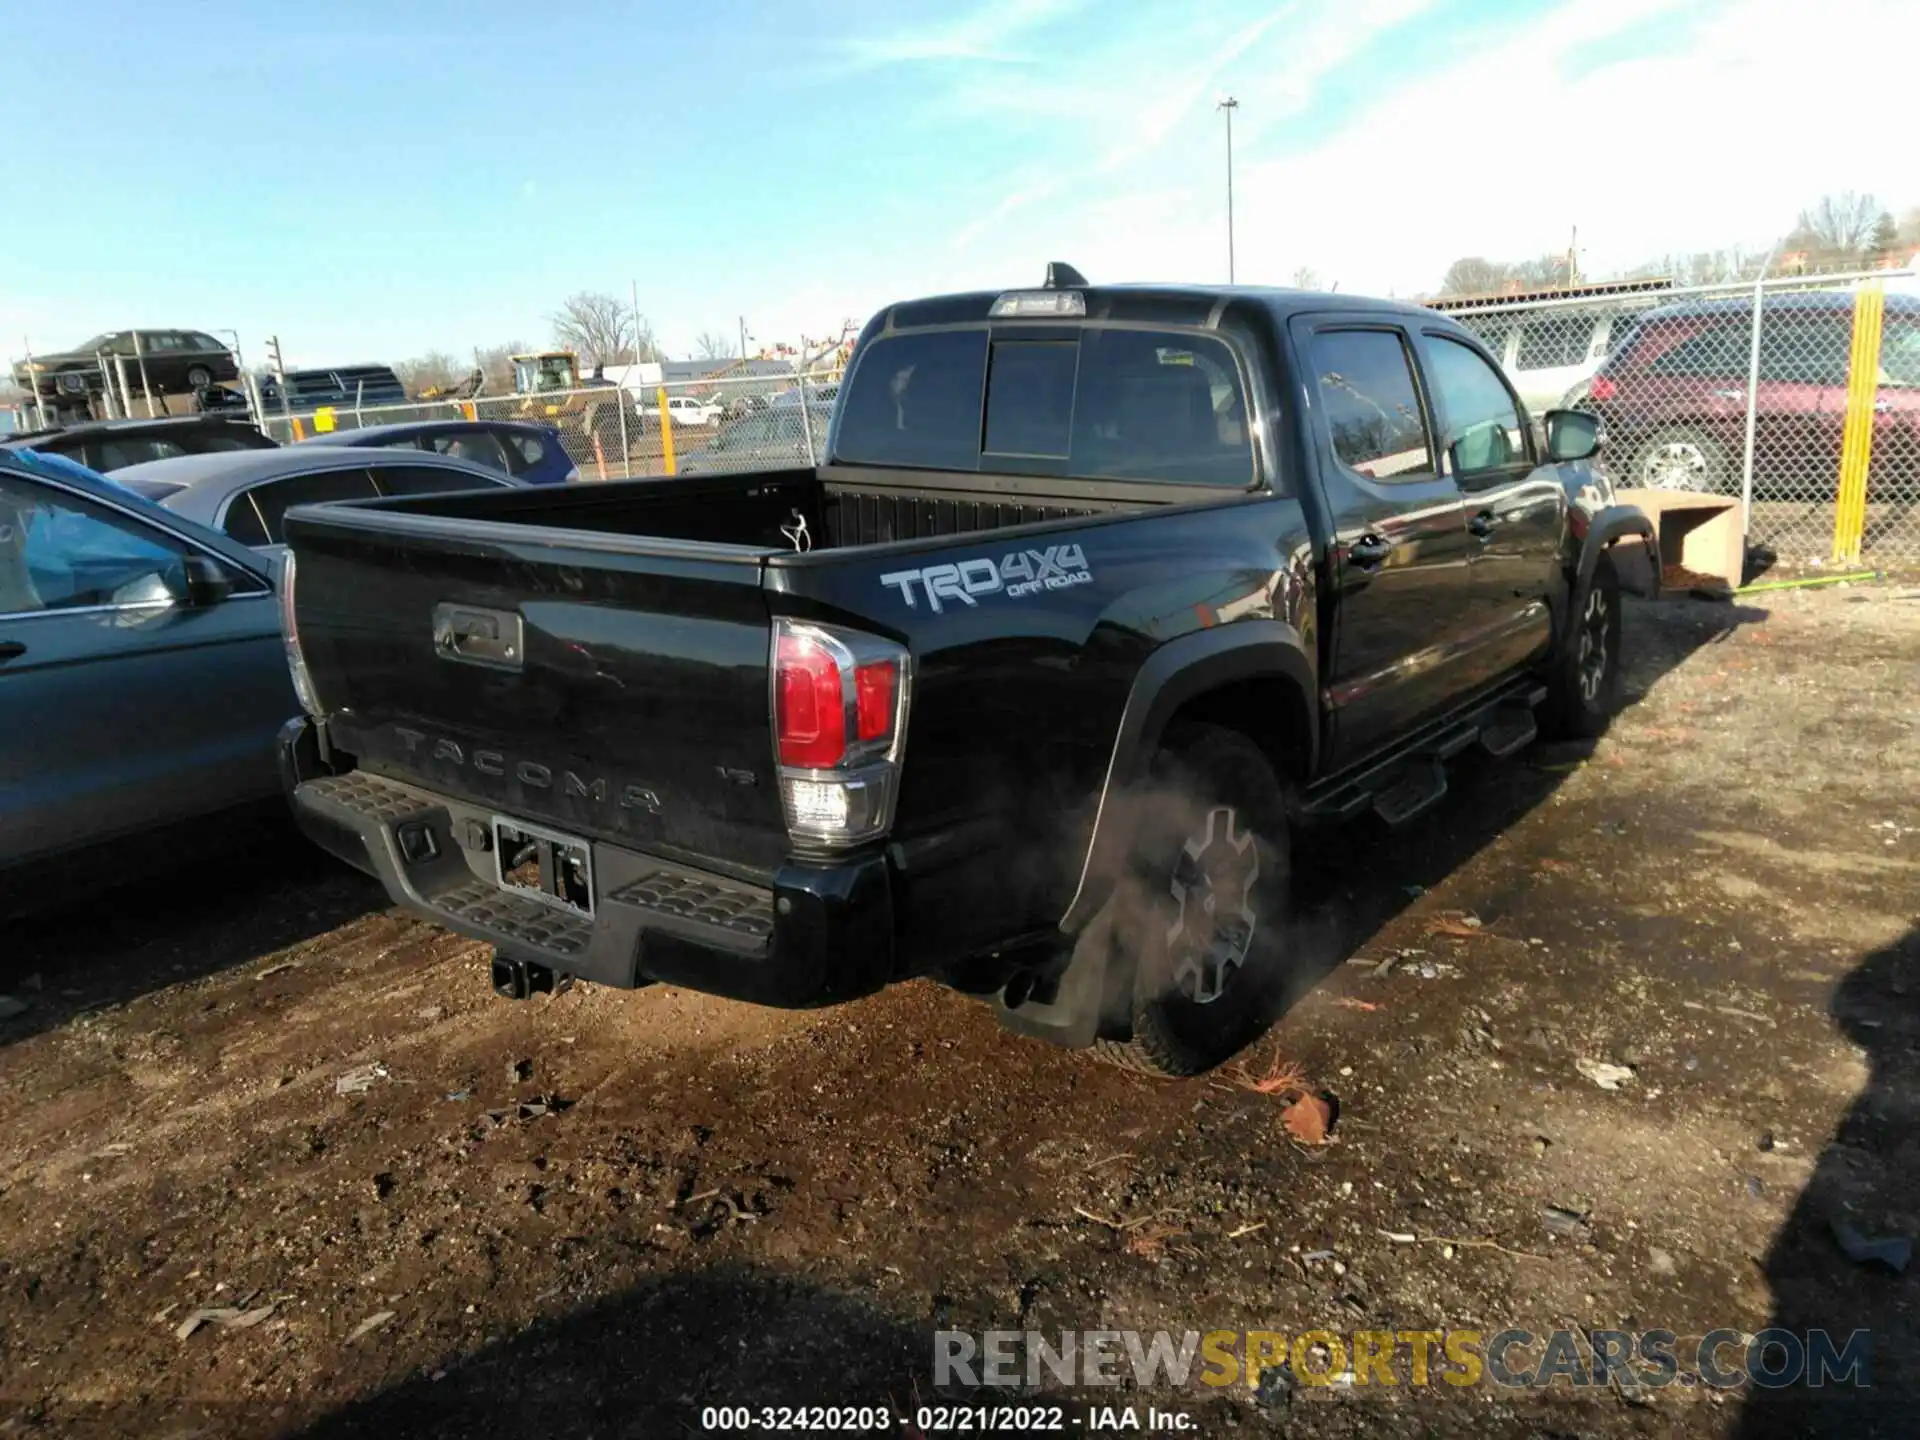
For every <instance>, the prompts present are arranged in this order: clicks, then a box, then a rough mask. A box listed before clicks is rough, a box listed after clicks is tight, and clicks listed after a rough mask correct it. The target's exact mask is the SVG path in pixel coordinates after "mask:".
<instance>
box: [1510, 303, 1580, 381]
mask: <svg viewBox="0 0 1920 1440" xmlns="http://www.w3.org/2000/svg"><path fill="white" fill-rule="evenodd" d="M1592 344H1593V318H1592V316H1590V315H1579V314H1574V315H1542V316H1539V317H1538V318H1536V319H1532V320H1529V321H1527V322H1526V324H1525V325H1524V326H1522V327H1521V330H1520V350H1519V353H1518V354H1517V355H1516V356H1515V357H1514V362H1513V368H1514V369H1516V370H1560V369H1565V368H1566V367H1567V366H1569V365H1578V364H1580V362H1581V361H1583V360H1585V359H1586V358H1587V351H1588V350H1589V349H1590V348H1592ZM1495 353H1496V354H1497V353H1498V352H1497V351H1496V352H1495Z"/></svg>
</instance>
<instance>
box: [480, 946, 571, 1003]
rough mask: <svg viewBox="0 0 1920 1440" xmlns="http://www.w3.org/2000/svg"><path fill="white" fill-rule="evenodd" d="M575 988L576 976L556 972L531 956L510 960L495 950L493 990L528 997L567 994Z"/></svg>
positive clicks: (513, 997)
mask: <svg viewBox="0 0 1920 1440" xmlns="http://www.w3.org/2000/svg"><path fill="white" fill-rule="evenodd" d="M572 988H573V976H571V975H568V974H559V975H556V974H554V972H553V971H552V970H550V969H548V968H547V967H546V966H545V965H536V964H534V963H533V962H532V961H531V960H509V959H508V958H507V957H506V956H504V955H501V954H499V953H498V952H495V954H494V957H493V993H494V994H496V995H499V996H502V997H504V998H505V999H508V1000H524V999H526V998H527V997H528V996H529V995H563V994H565V993H566V992H567V991H568V990H570V989H572Z"/></svg>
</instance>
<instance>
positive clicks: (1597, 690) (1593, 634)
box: [1540, 555, 1621, 740]
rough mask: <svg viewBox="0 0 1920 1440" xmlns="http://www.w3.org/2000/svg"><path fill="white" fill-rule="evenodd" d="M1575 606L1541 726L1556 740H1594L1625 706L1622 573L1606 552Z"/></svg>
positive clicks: (1561, 648)
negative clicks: (1622, 688)
mask: <svg viewBox="0 0 1920 1440" xmlns="http://www.w3.org/2000/svg"><path fill="white" fill-rule="evenodd" d="M1574 605H1575V611H1574V616H1573V624H1572V628H1571V629H1570V630H1569V631H1568V632H1567V640H1566V643H1565V644H1564V645H1562V646H1561V647H1560V658H1559V661H1558V662H1557V665H1556V668H1555V670H1554V673H1553V674H1552V675H1551V676H1549V677H1548V680H1547V700H1546V704H1545V705H1543V706H1542V707H1541V717H1540V718H1541V729H1542V731H1543V732H1544V733H1546V735H1547V736H1548V738H1550V739H1563V740H1576V739H1578V740H1592V739H1597V738H1598V737H1599V736H1601V735H1604V734H1605V733H1606V729H1607V726H1608V725H1609V724H1610V723H1611V722H1612V720H1613V713H1614V711H1616V710H1618V709H1619V708H1620V678H1621V677H1620V633H1621V624H1620V622H1621V613H1620V576H1619V573H1618V572H1617V571H1616V570H1615V569H1614V567H1613V558H1612V557H1611V556H1608V555H1602V556H1601V557H1600V560H1599V563H1598V564H1596V565H1595V566H1594V570H1593V578H1592V579H1591V580H1589V581H1588V582H1587V588H1586V591H1585V593H1584V594H1578V595H1576V596H1575V597H1574Z"/></svg>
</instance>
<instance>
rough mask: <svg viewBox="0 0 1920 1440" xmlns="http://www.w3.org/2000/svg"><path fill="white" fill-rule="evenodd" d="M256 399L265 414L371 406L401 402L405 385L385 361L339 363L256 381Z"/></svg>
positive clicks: (309, 412)
mask: <svg viewBox="0 0 1920 1440" xmlns="http://www.w3.org/2000/svg"><path fill="white" fill-rule="evenodd" d="M260 403H261V405H262V406H263V407H264V408H265V409H266V411H267V413H268V414H269V415H280V414H287V413H292V414H294V415H311V414H312V413H313V412H314V411H316V410H321V409H326V408H329V407H331V408H333V409H336V410H352V409H355V408H356V407H358V408H360V409H372V408H373V407H375V406H378V405H404V404H406V403H407V387H406V386H404V385H402V384H401V383H400V377H399V376H398V375H396V374H394V373H393V368H392V367H391V366H388V365H340V366H336V367H335V368H333V369H331V370H327V369H320V370H289V371H288V372H287V373H286V374H285V375H267V376H264V377H262V379H261V381H260Z"/></svg>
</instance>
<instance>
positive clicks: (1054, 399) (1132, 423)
mask: <svg viewBox="0 0 1920 1440" xmlns="http://www.w3.org/2000/svg"><path fill="white" fill-rule="evenodd" d="M840 408H841V413H840V422H839V431H838V434H837V436H836V443H835V447H834V458H835V459H836V460H838V461H841V462H843V463H847V464H856V465H883V466H895V467H900V468H909V469H926V470H950V471H981V470H984V471H1001V472H1012V473H1019V474H1041V475H1060V476H1066V477H1072V478H1076V479H1089V480H1145V481H1160V482H1168V483H1174V484H1194V485H1218V486H1239V487H1246V486H1249V485H1251V484H1252V483H1253V481H1254V479H1255V475H1256V472H1255V468H1254V454H1253V442H1252V436H1251V433H1250V429H1249V426H1248V420H1247V399H1246V390H1245V386H1244V384H1243V382H1242V379H1241V375H1240V367H1239V365H1238V363H1237V361H1236V360H1235V358H1234V355H1233V352H1232V350H1231V349H1229V348H1228V346H1227V344H1226V343H1225V342H1224V341H1223V340H1221V339H1220V338H1219V337H1217V336H1215V335H1211V334H1204V333H1199V332H1187V331H1179V330H1158V329H1151V328H1145V327H1141V328H1135V327H1131V326H1117V325H1115V326H1105V325H1097V324H1096V325H1086V326H1079V327H1067V326H1058V327H1056V326H1035V325H1032V324H1024V325H1014V326H1007V327H1003V328H1002V329H999V330H989V329H988V328H986V327H984V326H977V327H965V328H955V329H942V330H927V331H909V332H906V333H903V334H899V335H891V336H886V337H883V338H881V339H879V340H876V341H874V342H872V343H871V344H870V345H869V346H868V347H867V349H866V351H865V353H864V354H862V356H861V357H860V360H859V363H858V365H857V366H856V368H855V373H854V375H853V378H852V380H851V381H850V382H849V383H848V385H847V387H846V394H845V396H844V398H843V399H842V401H841V407H840Z"/></svg>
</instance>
